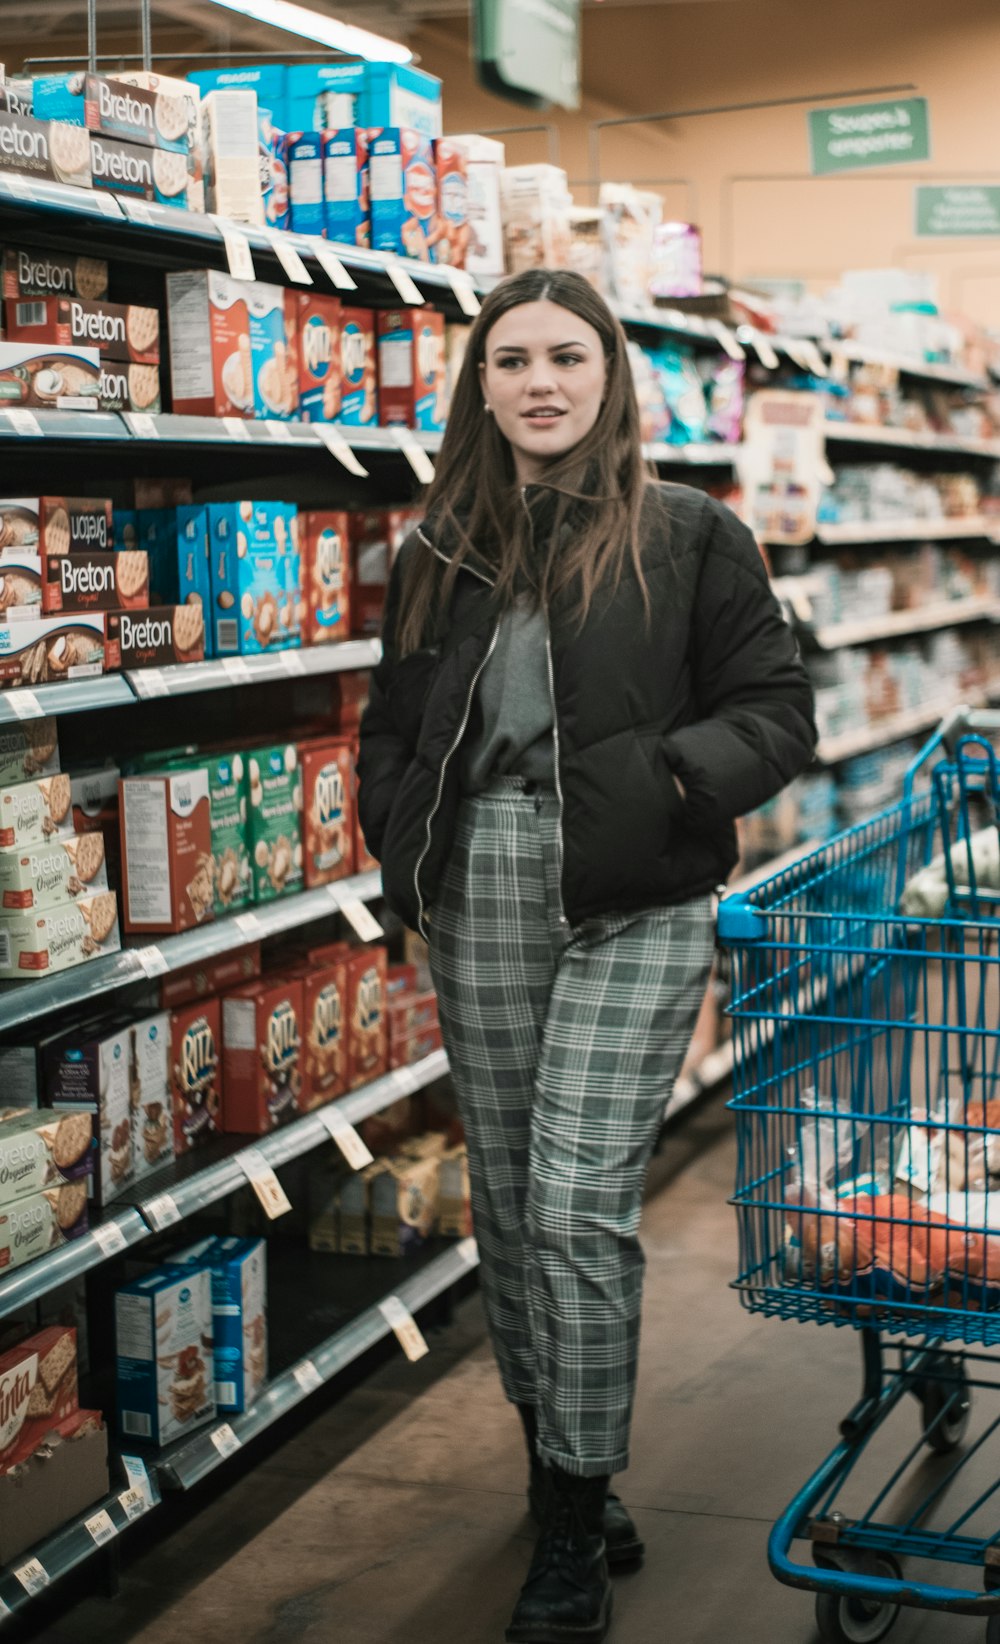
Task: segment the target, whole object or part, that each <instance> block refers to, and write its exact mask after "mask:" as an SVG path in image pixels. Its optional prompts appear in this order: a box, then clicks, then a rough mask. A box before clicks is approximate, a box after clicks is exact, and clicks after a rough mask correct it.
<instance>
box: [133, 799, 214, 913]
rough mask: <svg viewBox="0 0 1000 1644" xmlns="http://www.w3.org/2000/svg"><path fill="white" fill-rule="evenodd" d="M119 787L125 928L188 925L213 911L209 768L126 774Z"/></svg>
mask: <svg viewBox="0 0 1000 1644" xmlns="http://www.w3.org/2000/svg"><path fill="white" fill-rule="evenodd" d="M118 793H119V808H120V813H121V841H122V881H123V883H122V890H123V893H124V894H123V903H124V909H123V912H124V920H125V929H126V931H127V932H128V933H129V934H130V935H133V936H136V935H146V934H149V935H154V934H157V933H160V932H166V931H182V930H190V929H192V928H193V927H194V926H195V925H201V924H204V923H205V922H206V921H207V920H209V919H212V918H214V907H213V904H214V887H213V882H212V862H213V858H212V824H211V817H210V814H209V795H208V771H207V770H205V769H204V768H194V769H191V770H185V771H170V772H164V773H163V774H159V775H158V774H155V773H151V774H149V775H143V776H127V777H123V778H122V781H121V782H120V783H119V788H118Z"/></svg>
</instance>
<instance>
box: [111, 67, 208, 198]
mask: <svg viewBox="0 0 1000 1644" xmlns="http://www.w3.org/2000/svg"><path fill="white" fill-rule="evenodd" d="M115 78H116V79H117V80H118V81H119V82H121V83H123V84H125V85H128V86H142V87H143V88H144V89H145V90H147V91H153V92H156V94H157V111H156V114H155V117H154V119H155V126H156V130H157V134H158V135H159V134H161V133H167V134H168V135H169V136H170V138H171V141H170V142H168V143H163V142H160V143H159V144H158V146H159V147H167V148H170V147H173V146H174V143H175V142H176V143H177V145H178V147H179V148H180V149H181V152H184V153H185V154H186V156H187V166H188V185H187V208H188V210H189V211H199V212H203V211H204V210H205V163H204V157H203V154H202V147H201V121H200V107H201V88H200V87H199V86H197V85H195V84H194V83H193V82H192V81H191V80H178V79H175V78H174V77H172V76H171V75H168V74H157V73H156V72H155V71H154V70H152V69H121V70H119V72H118V74H117V75H116V76H115ZM185 126H186V131H185Z"/></svg>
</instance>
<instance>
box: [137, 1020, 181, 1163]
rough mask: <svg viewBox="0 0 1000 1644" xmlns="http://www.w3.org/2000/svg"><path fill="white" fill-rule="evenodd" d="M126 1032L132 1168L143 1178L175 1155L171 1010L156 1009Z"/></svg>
mask: <svg viewBox="0 0 1000 1644" xmlns="http://www.w3.org/2000/svg"><path fill="white" fill-rule="evenodd" d="M125 1032H126V1033H127V1035H128V1055H129V1100H130V1104H131V1113H132V1168H133V1172H134V1175H135V1180H136V1181H137V1182H139V1181H142V1180H143V1178H144V1177H146V1176H150V1175H152V1174H153V1172H154V1171H156V1170H159V1168H160V1166H161V1165H162V1164H164V1163H166V1161H167V1160H168V1159H172V1158H173V1156H174V1124H173V1104H172V1097H171V1078H170V1055H171V1036H170V1015H169V1012H168V1011H165V1010H160V1011H156V1012H154V1014H153V1015H151V1016H144V1017H142V1018H141V1019H140V1020H139V1021H137V1022H130V1023H129V1024H128V1025H127V1027H126V1029H125Z"/></svg>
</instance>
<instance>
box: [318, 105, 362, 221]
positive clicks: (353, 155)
mask: <svg viewBox="0 0 1000 1644" xmlns="http://www.w3.org/2000/svg"><path fill="white" fill-rule="evenodd" d="M323 193H324V206H323V210H324V223H325V225H326V235H327V238H328V239H330V240H336V241H338V242H339V243H340V244H341V245H353V246H370V245H371V193H370V187H369V172H368V132H367V131H366V130H365V129H363V128H362V127H359V126H346V127H342V128H341V129H339V130H336V131H329V130H328V131H324V132H323Z"/></svg>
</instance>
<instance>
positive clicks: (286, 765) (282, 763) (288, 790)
mask: <svg viewBox="0 0 1000 1644" xmlns="http://www.w3.org/2000/svg"><path fill="white" fill-rule="evenodd" d="M244 759H245V761H246V772H247V783H248V789H247V798H248V801H249V803H248V807H247V822H248V830H247V844H248V845H249V847H250V877H251V883H252V885H253V899H254V901H255V902H272V901H273V900H274V899H275V897H277V896H288V895H289V894H291V893H292V892H294V891H298V890H301V889H302V772H301V770H300V769H299V753H298V749H297V748H296V746H295V744H294V742H278V743H275V744H274V745H273V746H264V747H261V748H248V749H247V751H246V753H245V755H244Z"/></svg>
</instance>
